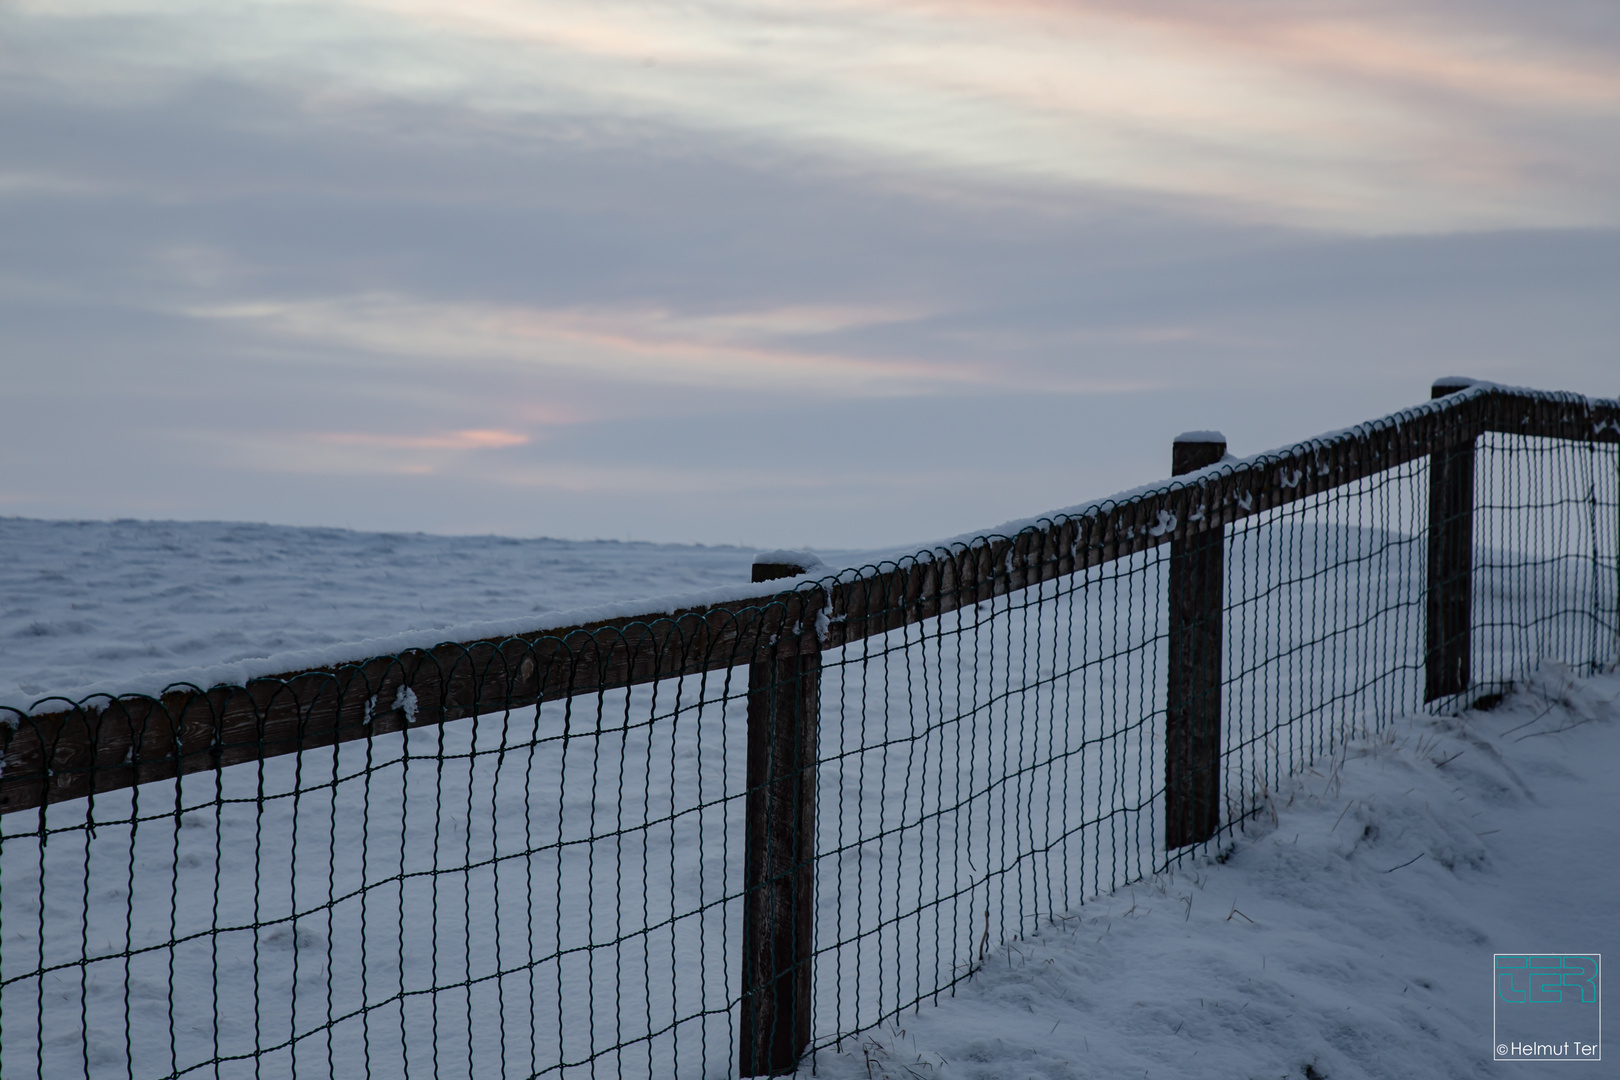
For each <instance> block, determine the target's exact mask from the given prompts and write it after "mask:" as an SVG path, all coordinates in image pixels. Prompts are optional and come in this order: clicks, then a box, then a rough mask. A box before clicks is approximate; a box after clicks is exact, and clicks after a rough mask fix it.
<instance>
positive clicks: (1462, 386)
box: [1429, 375, 1479, 401]
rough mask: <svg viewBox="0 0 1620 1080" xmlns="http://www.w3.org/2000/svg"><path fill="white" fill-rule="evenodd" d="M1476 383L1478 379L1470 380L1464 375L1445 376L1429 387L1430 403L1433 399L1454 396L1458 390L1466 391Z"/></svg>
mask: <svg viewBox="0 0 1620 1080" xmlns="http://www.w3.org/2000/svg"><path fill="white" fill-rule="evenodd" d="M1478 381H1479V380H1478V379H1470V378H1469V377H1468V376H1466V375H1446V376H1444V377H1442V378H1439V379H1436V380H1434V385H1433V386H1431V387H1429V399H1430V400H1431V401H1432V400H1433V399H1435V398H1443V397H1445V396H1446V395H1447V394H1455V393H1456V392H1457V391H1459V390H1466V389H1468V388H1469V387H1470V386H1473V385H1474V384H1475V383H1476V382H1478Z"/></svg>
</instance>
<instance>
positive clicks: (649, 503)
mask: <svg viewBox="0 0 1620 1080" xmlns="http://www.w3.org/2000/svg"><path fill="white" fill-rule="evenodd" d="M1617 298H1620V6H1616V5H1615V4H1614V3H1613V0H1590V2H1588V0H1544V2H1541V3H1537V4H1525V3H1507V2H1505V0H1403V2H1399V3H1397V2H1385V0H1360V2H1356V3H1350V2H1347V0H1344V2H1329V0H1303V2H1301V0H1290V2H1287V3H1284V2H1281V0H1276V2H1273V0H1228V2H1222V3H1218V4H1217V3H1192V2H1189V0H1154V2H1132V3H1125V2H1123V0H1096V2H1079V0H1074V2H1042V0H997V2H995V3H988V2H985V0H937V2H922V0H916V2H906V0H889V2H878V0H822V2H819V3H816V4H803V3H789V2H785V0H755V2H751V3H747V4H743V3H733V2H722V0H693V2H690V3H683V4H678V5H676V4H667V3H643V2H636V0H600V2H594V3H586V2H583V0H575V2H571V3H552V2H546V0H534V2H527V3H520V2H518V0H456V2H454V3H451V2H446V0H325V2H323V3H320V4H306V3H297V2H291V0H235V2H233V3H229V4H221V3H219V2H218V0H209V2H203V0H146V2H126V0H66V2H59V0H0V386H3V400H4V414H3V418H0V424H3V428H0V463H3V466H4V467H3V469H0V514H4V515H20V516H30V517H45V518H125V517H128V518H148V519H180V520H233V521H236V520H240V521H268V522H274V523H279V524H293V525H328V526H342V527H351V528H360V529H382V530H401V531H417V530H421V531H427V532H434V533H488V532H493V533H500V534H506V535H515V536H555V537H564V538H577V539H589V538H598V537H600V538H618V539H638V540H657V541H682V542H700V543H741V544H750V545H759V546H779V545H809V546H816V547H830V548H852V547H875V546H889V545H901V544H905V543H909V542H913V541H916V542H923V541H927V540H929V539H931V538H934V537H938V536H946V535H956V534H960V533H963V532H968V531H971V530H974V529H979V528H987V527H990V526H993V525H995V524H996V523H998V522H1001V521H1004V520H1007V519H1010V518H1016V517H1025V516H1029V515H1033V514H1038V513H1040V512H1042V511H1044V510H1048V509H1052V508H1055V507H1061V506H1067V505H1071V504H1073V503H1076V502H1080V501H1082V500H1084V499H1088V498H1091V497H1096V496H1101V495H1105V494H1107V493H1109V492H1111V491H1115V490H1118V489H1121V488H1124V487H1129V486H1133V485H1136V484H1141V483H1147V482H1150V481H1153V480H1155V479H1157V478H1160V477H1163V476H1165V475H1166V474H1167V473H1168V471H1169V469H1168V466H1169V458H1170V442H1171V440H1172V438H1173V437H1174V436H1175V435H1176V434H1177V433H1178V432H1180V431H1183V430H1187V429H1192V428H1215V429H1219V430H1221V431H1223V432H1225V434H1226V435H1227V438H1228V441H1229V444H1230V446H1231V448H1232V450H1233V451H1234V452H1237V453H1248V452H1254V451H1258V450H1262V449H1266V448H1269V447H1272V446H1276V445H1281V444H1285V443H1289V442H1293V441H1295V440H1297V439H1300V438H1304V437H1307V436H1310V435H1312V434H1315V433H1317V432H1320V431H1324V430H1329V429H1334V428H1338V427H1342V426H1345V425H1347V424H1351V423H1355V422H1357V421H1360V420H1363V419H1367V418H1370V417H1372V416H1376V415H1380V414H1382V413H1385V412H1389V411H1391V410H1394V409H1398V408H1401V407H1403V406H1406V405H1410V404H1413V403H1415V402H1417V401H1420V400H1423V399H1426V398H1427V397H1428V388H1429V384H1430V383H1431V382H1432V381H1433V380H1434V379H1435V378H1437V377H1440V376H1444V375H1452V374H1464V375H1472V376H1476V377H1480V378H1489V379H1494V380H1497V381H1503V382H1510V383H1515V384H1520V385H1531V386H1538V387H1545V388H1551V389H1565V390H1574V391H1579V392H1582V393H1586V394H1591V395H1601V396H1610V397H1612V396H1615V395H1617V394H1620V302H1616V300H1617Z"/></svg>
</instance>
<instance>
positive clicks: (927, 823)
mask: <svg viewBox="0 0 1620 1080" xmlns="http://www.w3.org/2000/svg"><path fill="white" fill-rule="evenodd" d="M1435 394H1436V400H1433V401H1431V402H1428V403H1425V404H1423V405H1420V406H1417V407H1414V408H1412V409H1409V410H1406V411H1404V412H1402V413H1399V414H1396V415H1393V416H1390V417H1386V418H1383V419H1380V420H1377V421H1373V422H1370V423H1367V424H1363V425H1360V426H1358V427H1356V428H1353V429H1350V430H1347V431H1345V432H1341V433H1338V434H1335V435H1332V436H1326V437H1323V438H1319V439H1314V440H1311V441H1309V442H1306V443H1301V444H1299V445H1297V446H1294V447H1290V448H1288V449H1286V450H1283V451H1279V452H1276V453H1272V454H1266V455H1261V456H1259V457H1255V458H1249V459H1243V460H1233V459H1231V458H1227V457H1225V456H1224V450H1225V447H1224V442H1222V441H1221V440H1220V439H1219V437H1218V436H1216V435H1215V433H1209V432H1205V433H1191V434H1189V435H1188V436H1184V437H1183V439H1181V440H1178V443H1177V445H1176V447H1175V454H1174V457H1175V462H1174V464H1175V472H1176V473H1177V475H1176V476H1175V477H1174V478H1173V479H1172V480H1170V481H1167V482H1165V483H1164V484H1162V485H1161V486H1159V487H1156V488H1153V489H1147V490H1143V491H1141V492H1139V493H1135V494H1132V495H1129V496H1127V497H1120V498H1118V499H1115V500H1111V501H1106V502H1102V503H1098V504H1094V505H1090V506H1086V507H1081V508H1078V509H1076V510H1073V511H1069V512H1065V513H1061V514H1053V515H1050V516H1047V517H1043V518H1040V519H1038V520H1036V521H1032V522H1031V523H1029V524H1028V525H1027V527H1021V528H1018V529H1014V530H1008V531H1007V532H1006V533H1005V534H995V535H985V536H982V537H978V538H976V539H972V540H971V541H964V542H953V543H950V544H946V545H941V546H939V547H937V548H934V549H931V550H927V551H922V552H918V553H916V554H915V555H912V556H908V557H905V558H899V559H894V560H888V561H884V562H882V563H880V564H875V565H868V566H863V567H855V568H851V569H848V570H844V571H841V572H838V573H825V574H823V575H822V576H819V577H817V576H816V574H817V573H818V571H812V572H810V573H807V574H806V573H796V572H797V571H799V570H801V569H804V568H803V567H800V566H796V565H764V564H761V565H756V568H755V579H756V581H759V582H760V589H759V590H758V595H757V596H755V597H753V598H751V599H748V600H744V601H734V600H733V601H725V602H716V603H712V604H706V605H697V606H693V607H691V608H690V609H686V610H681V611H676V612H674V613H670V614H662V615H657V616H646V617H642V618H623V619H612V620H607V621H602V622H598V623H593V624H589V625H583V626H579V627H574V628H568V629H564V630H548V631H546V632H544V633H536V634H531V635H522V636H515V637H510V638H504V639H488V640H479V641H470V642H459V643H453V644H443V645H438V646H435V647H433V648H430V649H421V650H409V651H406V652H402V653H400V654H398V655H393V656H381V657H375V658H372V659H368V660H364V661H361V662H358V663H352V664H344V665H340V666H335V667H332V668H326V669H320V670H310V671H299V672H291V673H286V674H282V675H277V676H274V677H268V678H262V679H252V680H249V681H247V682H246V684H245V685H240V686H212V687H198V686H174V687H170V688H169V689H168V690H167V691H166V692H164V693H162V694H160V695H156V696H142V695H122V696H117V695H98V696H95V697H91V698H87V699H84V700H78V701H67V700H61V699H53V700H47V701H42V702H39V703H37V704H36V705H35V706H34V707H33V708H32V709H31V710H27V711H17V710H8V711H5V712H3V713H0V720H3V723H0V751H3V762H4V770H3V772H0V811H3V813H4V817H3V818H0V1073H3V1074H4V1075H7V1076H10V1075H16V1076H24V1075H28V1076H33V1075H41V1076H47V1077H59V1076H85V1077H180V1076H201V1075H209V1076H231V1077H235V1076H248V1075H253V1076H263V1075H297V1076H299V1077H306V1076H334V1077H335V1076H356V1075H379V1076H381V1075H386V1076H412V1075H416V1076H423V1077H427V1076H439V1075H468V1076H558V1077H582V1076H607V1075H611V1076H649V1077H650V1076H692V1077H723V1076H735V1075H738V1074H742V1075H766V1074H775V1073H781V1072H786V1071H791V1070H792V1069H793V1067H794V1066H795V1064H796V1063H797V1062H799V1061H800V1060H801V1058H802V1057H803V1055H805V1054H813V1053H815V1052H817V1051H818V1050H821V1049H824V1048H827V1047H832V1046H836V1045H838V1044H839V1043H841V1042H842V1041H844V1040H847V1039H850V1038H851V1037H853V1036H854V1035H856V1034H857V1033H859V1032H861V1031H863V1030H865V1029H867V1028H870V1027H872V1026H873V1025H875V1024H878V1023H881V1022H883V1021H884V1020H886V1019H889V1018H892V1017H894V1016H896V1015H897V1014H899V1013H901V1012H903V1011H905V1010H907V1009H911V1008H915V1007H920V1006H921V1005H923V1004H924V1003H927V1002H931V1001H934V1000H937V999H938V998H939V997H940V996H941V995H942V994H948V993H950V992H952V991H953V989H954V988H955V987H956V986H957V985H958V984H960V983H961V982H963V981H964V980H966V979H969V978H971V977H972V975H973V972H974V971H975V970H976V968H977V965H978V964H979V963H980V962H981V961H982V959H983V958H984V957H985V956H986V955H987V951H988V950H989V949H992V948H994V947H995V946H996V945H997V944H998V943H1000V942H1003V941H1006V940H1007V939H1009V938H1013V937H1016V936H1018V935H1020V934H1025V933H1029V932H1031V931H1033V930H1036V929H1038V928H1039V927H1040V925H1041V923H1042V921H1043V920H1047V919H1050V918H1052V917H1054V916H1055V915H1058V914H1061V913H1063V912H1065V911H1068V910H1070V909H1072V908H1074V907H1076V906H1078V905H1080V904H1081V903H1083V902H1084V901H1085V900H1086V898H1088V897H1091V896H1094V895H1096V894H1097V893H1099V892H1104V891H1107V890H1110V889H1112V888H1116V887H1118V886H1119V885H1122V884H1125V883H1127V882H1130V881H1133V880H1136V879H1138V878H1140V877H1142V876H1144V875H1147V874H1151V873H1153V872H1155V871H1157V870H1160V869H1163V868H1165V867H1168V866H1170V865H1173V864H1174V863H1176V862H1177V861H1178V860H1180V859H1182V858H1185V857H1186V856H1187V855H1188V854H1189V853H1192V852H1198V851H1201V850H1204V849H1205V847H1206V846H1207V845H1210V844H1219V843H1223V842H1224V838H1225V837H1226V836H1227V835H1228V834H1229V833H1230V832H1231V831H1232V830H1234V829H1237V828H1240V827H1241V826H1242V823H1243V822H1244V820H1245V818H1246V816H1247V815H1248V814H1250V813H1251V812H1252V811H1253V809H1254V808H1255V807H1256V806H1257V805H1258V804H1259V800H1261V799H1262V798H1263V796H1264V793H1265V792H1267V791H1269V790H1273V789H1275V787H1276V785H1277V784H1278V782H1279V781H1280V780H1281V779H1282V778H1283V777H1285V776H1286V775H1287V774H1289V773H1290V772H1292V771H1294V770H1295V769H1298V768H1300V767H1302V766H1303V765H1305V764H1307V763H1309V762H1310V761H1311V760H1312V759H1313V758H1315V757H1316V756H1318V755H1320V754H1322V753H1325V752H1327V751H1329V750H1331V749H1332V748H1334V747H1335V746H1337V745H1338V744H1339V743H1340V742H1342V740H1343V739H1344V738H1345V736H1346V735H1347V734H1348V733H1349V732H1350V731H1352V730H1354V729H1356V728H1358V727H1360V726H1364V725H1376V724H1378V723H1380V722H1381V721H1383V720H1385V719H1387V718H1389V717H1392V716H1395V715H1399V714H1401V713H1403V712H1409V711H1411V710H1413V709H1415V708H1420V707H1424V706H1427V707H1430V708H1452V707H1455V706H1457V705H1459V704H1467V703H1469V702H1471V701H1473V700H1476V699H1477V698H1478V697H1482V696H1485V695H1489V694H1492V693H1495V692H1498V691H1500V690H1502V689H1503V688H1505V687H1507V686H1508V685H1509V684H1511V683H1512V681H1513V680H1514V679H1516V678H1518V677H1520V676H1522V675H1523V674H1524V673H1525V672H1526V671H1527V670H1529V669H1530V668H1531V667H1533V666H1534V665H1535V664H1537V663H1539V662H1543V661H1546V660H1556V661H1559V662H1562V663H1566V664H1570V665H1574V666H1576V667H1580V668H1586V669H1592V668H1596V667H1598V666H1601V665H1603V664H1606V663H1608V662H1611V661H1612V660H1613V659H1614V657H1615V649H1616V634H1617V629H1620V613H1617V606H1620V600H1617V594H1620V557H1617V553H1616V549H1617V541H1616V536H1617V526H1620V469H1617V464H1620V462H1617V457H1620V453H1617V451H1620V402H1615V401H1593V400H1589V399H1586V398H1582V397H1578V396H1575V395H1569V394H1553V393H1542V392H1535V391H1524V390H1515V389H1508V388H1502V387H1496V386H1490V385H1485V384H1477V385H1469V384H1468V383H1467V382H1466V381H1461V380H1443V381H1442V382H1441V383H1438V384H1436V390H1435ZM784 575H786V576H790V577H791V578H792V579H791V580H788V581H780V582H778V583H777V584H774V585H773V584H767V583H766V582H768V581H769V580H771V579H774V578H777V577H781V576H784Z"/></svg>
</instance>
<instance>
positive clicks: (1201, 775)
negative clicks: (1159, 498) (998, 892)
mask: <svg viewBox="0 0 1620 1080" xmlns="http://www.w3.org/2000/svg"><path fill="white" fill-rule="evenodd" d="M1225 455H1226V436H1224V435H1222V434H1221V433H1220V432H1218V431H1190V432H1187V433H1186V434H1184V435H1180V436H1178V437H1177V438H1176V441H1175V444H1174V445H1173V447H1172V448H1171V457H1170V462H1171V464H1170V472H1171V475H1173V476H1182V475H1185V474H1186V473H1190V472H1193V471H1195V470H1197V469H1202V468H1204V467H1205V466H1207V465H1213V464H1215V463H1216V462H1218V461H1220V460H1221V458H1222V457H1224V456H1225ZM1225 540H1226V530H1225V528H1224V527H1223V526H1221V525H1218V524H1216V525H1211V526H1209V527H1208V528H1206V529H1204V530H1202V531H1200V532H1194V533H1189V534H1187V535H1186V536H1184V537H1179V538H1173V539H1172V540H1171V541H1170V584H1169V589H1170V596H1169V608H1170V611H1169V616H1170V620H1169V631H1170V641H1169V652H1170V657H1169V661H1170V664H1169V666H1170V682H1169V685H1168V687H1167V688H1166V689H1167V691H1168V692H1167V694H1166V696H1165V718H1164V739H1165V748H1164V792H1165V797H1164V845H1165V849H1166V850H1174V849H1175V848H1178V847H1182V846H1184V845H1186V844H1196V843H1198V842H1199V841H1201V840H1208V839H1209V838H1210V837H1211V836H1214V835H1215V830H1216V828H1217V827H1219V825H1220V821H1221V773H1220V769H1221V621H1222V614H1223V600H1222V578H1223V576H1224V566H1225V559H1224V555H1225V551H1224V545H1225Z"/></svg>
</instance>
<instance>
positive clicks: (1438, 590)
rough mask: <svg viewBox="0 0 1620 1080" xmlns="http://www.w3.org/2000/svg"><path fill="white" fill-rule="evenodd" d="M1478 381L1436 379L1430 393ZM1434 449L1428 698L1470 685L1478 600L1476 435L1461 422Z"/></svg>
mask: <svg viewBox="0 0 1620 1080" xmlns="http://www.w3.org/2000/svg"><path fill="white" fill-rule="evenodd" d="M1472 385H1473V380H1472V379H1460V378H1447V379H1439V380H1436V382H1435V384H1434V386H1433V388H1432V390H1431V397H1433V398H1442V397H1445V396H1446V395H1447V394H1455V393H1457V392H1458V391H1459V390H1466V389H1467V388H1468V387H1470V386H1472ZM1443 439H1444V442H1443V444H1442V446H1441V449H1439V450H1437V451H1435V452H1434V453H1432V454H1430V455H1429V581H1428V604H1427V610H1426V612H1425V621H1424V639H1425V640H1424V646H1425V649H1424V664H1423V671H1424V678H1423V700H1424V701H1426V702H1428V701H1433V700H1435V699H1436V698H1441V697H1446V696H1448V695H1450V694H1460V693H1462V692H1463V691H1465V690H1467V689H1468V683H1469V681H1470V678H1471V668H1472V663H1471V657H1472V649H1471V640H1470V639H1471V638H1472V634H1473V605H1474V436H1473V433H1472V429H1471V428H1468V427H1466V426H1464V425H1461V424H1459V425H1458V426H1457V427H1456V428H1454V429H1451V430H1450V431H1448V432H1447V433H1446V434H1445V435H1444V436H1443Z"/></svg>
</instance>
